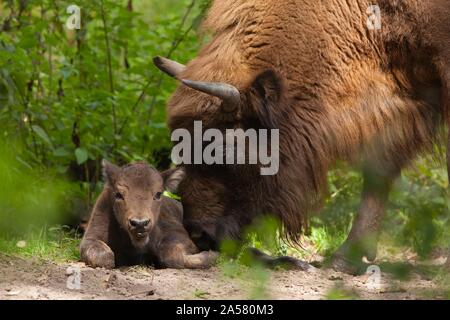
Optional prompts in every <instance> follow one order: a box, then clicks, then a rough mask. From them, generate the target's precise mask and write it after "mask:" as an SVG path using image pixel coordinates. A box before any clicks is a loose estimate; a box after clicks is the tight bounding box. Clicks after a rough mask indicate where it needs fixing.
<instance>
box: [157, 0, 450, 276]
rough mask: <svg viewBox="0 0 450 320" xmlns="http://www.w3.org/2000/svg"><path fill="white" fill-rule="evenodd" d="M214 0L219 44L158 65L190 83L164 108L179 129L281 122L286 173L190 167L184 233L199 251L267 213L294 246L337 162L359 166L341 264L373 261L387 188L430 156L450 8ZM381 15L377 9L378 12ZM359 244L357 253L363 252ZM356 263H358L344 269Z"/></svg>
mask: <svg viewBox="0 0 450 320" xmlns="http://www.w3.org/2000/svg"><path fill="white" fill-rule="evenodd" d="M373 4H374V3H373V1H366V0H350V1H340V0H323V1H316V0H220V1H219V0H216V1H214V2H213V4H212V7H211V9H210V11H209V15H208V17H207V19H206V22H205V25H206V28H207V29H209V30H212V31H213V33H214V37H213V39H212V40H211V42H210V43H209V44H208V45H206V46H205V47H204V48H203V49H202V50H201V52H200V53H199V55H198V57H197V58H195V59H194V60H192V61H191V62H190V63H189V64H188V65H187V66H184V65H181V64H178V63H176V62H173V61H170V60H167V59H164V58H156V59H155V64H156V65H157V66H158V67H159V68H160V69H161V70H163V71H165V72H166V73H168V74H169V75H171V76H173V77H176V78H177V79H179V80H182V81H183V84H182V85H180V86H179V88H178V89H177V91H176V92H175V93H174V95H173V97H172V99H171V101H170V102H169V104H168V108H167V112H168V118H169V126H170V128H171V130H175V129H179V128H185V129H188V130H193V122H194V120H200V121H202V122H203V126H204V127H205V128H219V129H221V130H224V129H226V128H244V129H248V128H277V129H279V134H280V168H279V172H278V174H277V175H274V176H261V175H260V174H259V170H255V168H254V166H249V165H233V166H230V165H228V166H227V165H223V166H217V165H216V166H207V165H186V173H187V177H186V178H185V180H184V181H183V182H182V184H181V186H180V193H181V196H182V199H183V205H184V208H185V225H186V227H187V229H188V230H189V232H190V234H191V236H192V238H193V239H194V241H195V242H196V243H197V244H198V245H199V246H200V247H201V248H202V249H203V250H207V249H209V248H210V247H214V246H216V245H217V243H218V242H219V241H220V240H221V239H223V238H227V237H231V238H238V237H239V235H240V231H241V230H242V227H243V226H245V225H247V224H249V223H251V222H252V220H253V219H254V218H255V217H256V216H257V215H260V214H264V213H272V214H275V215H277V216H278V217H279V218H280V219H281V221H282V222H283V224H284V230H285V234H286V236H287V238H289V239H291V240H294V241H295V240H298V238H299V235H300V234H301V232H302V231H304V229H305V226H306V223H307V215H308V212H309V211H311V210H312V209H313V208H314V206H315V205H317V203H318V201H319V200H320V198H321V194H323V191H324V190H325V189H326V181H327V179H326V177H327V171H328V170H329V169H330V168H331V167H332V166H333V165H334V163H335V162H336V161H337V160H338V159H340V160H347V161H350V162H351V163H353V164H361V166H362V168H364V169H363V172H364V181H365V183H364V190H363V193H362V203H361V206H360V209H359V212H358V216H357V217H356V220H355V222H354V224H353V228H352V230H351V232H350V235H349V237H348V239H347V241H346V242H345V244H344V245H343V246H342V247H341V249H340V250H339V251H338V252H337V253H336V254H335V256H334V262H335V263H334V265H335V266H336V267H338V268H342V269H344V270H348V269H347V267H348V266H351V263H352V262H355V261H358V260H359V261H360V260H361V259H360V258H361V257H362V256H363V255H364V256H367V257H368V258H369V259H370V260H372V259H374V258H375V256H376V234H377V232H378V229H379V225H380V220H381V218H382V216H383V212H384V210H385V209H384V208H385V202H386V201H387V198H388V193H389V189H390V186H391V184H392V182H393V180H394V179H395V178H396V177H397V176H398V175H399V173H400V171H401V169H402V168H404V167H405V166H407V165H408V164H409V163H410V162H411V161H412V160H413V159H414V158H415V157H416V156H417V155H418V154H419V153H423V152H427V151H430V150H431V147H432V144H433V143H434V142H435V140H436V133H437V129H438V128H439V126H440V125H441V123H442V122H448V121H445V120H446V119H447V118H446V117H447V110H448V109H449V103H450V96H449V93H450V1H448V0H428V1H424V0H378V4H377V5H378V6H379V9H380V12H381V19H382V21H381V22H382V23H381V29H378V28H369V26H368V23H367V20H368V17H369V14H368V8H369V7H371V6H372V5H373ZM372 8H373V7H372ZM351 249H358V250H357V251H356V252H357V255H356V259H355V260H351V259H350V256H351V257H353V258H355V256H354V255H350V253H352V254H354V253H355V251H354V250H351ZM349 262H350V263H349Z"/></svg>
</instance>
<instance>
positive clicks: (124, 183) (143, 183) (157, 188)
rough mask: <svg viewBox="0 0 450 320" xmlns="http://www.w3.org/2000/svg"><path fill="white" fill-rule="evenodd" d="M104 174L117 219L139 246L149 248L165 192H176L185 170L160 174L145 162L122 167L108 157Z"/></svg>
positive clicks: (139, 247)
mask: <svg viewBox="0 0 450 320" xmlns="http://www.w3.org/2000/svg"><path fill="white" fill-rule="evenodd" d="M103 175H104V179H105V188H107V189H108V190H109V195H110V197H111V199H110V201H111V203H112V208H113V212H114V216H115V218H116V220H117V222H118V223H119V225H120V227H121V228H122V229H123V230H125V231H126V233H127V234H128V235H129V237H130V240H131V242H132V244H133V245H134V246H135V247H136V248H137V249H143V248H145V246H146V245H147V244H148V242H149V240H150V233H151V231H152V230H153V228H154V227H155V225H156V224H157V222H158V218H159V215H160V210H161V203H162V201H161V197H162V195H163V192H164V190H165V189H169V190H170V191H172V192H174V191H176V190H175V189H176V186H177V184H178V181H179V180H181V178H182V172H181V171H180V170H169V171H166V172H164V173H160V172H158V171H157V170H156V169H154V168H153V167H151V166H149V165H148V164H146V163H143V162H139V163H134V164H131V165H126V166H124V167H118V166H116V165H114V164H111V163H109V162H108V161H106V160H104V161H103Z"/></svg>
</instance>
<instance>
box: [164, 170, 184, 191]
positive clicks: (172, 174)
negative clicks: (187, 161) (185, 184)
mask: <svg viewBox="0 0 450 320" xmlns="http://www.w3.org/2000/svg"><path fill="white" fill-rule="evenodd" d="M161 175H162V177H163V180H164V188H165V189H166V190H167V191H169V192H172V193H177V192H178V186H179V185H180V182H181V180H183V179H184V177H185V176H186V173H185V171H184V169H183V168H181V167H177V168H174V169H169V170H166V171H164V172H162V173H161Z"/></svg>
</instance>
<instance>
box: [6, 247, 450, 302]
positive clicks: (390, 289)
mask: <svg viewBox="0 0 450 320" xmlns="http://www.w3.org/2000/svg"><path fill="white" fill-rule="evenodd" d="M69 267H72V269H73V268H75V269H77V268H79V270H80V275H81V282H80V289H73V290H70V289H68V287H67V280H68V278H69V275H68V274H67V273H68V272H67V269H68V268H69ZM370 281H371V280H370V278H369V277H368V276H367V275H366V276H358V277H353V276H349V275H346V274H342V273H338V272H335V271H331V270H319V269H317V270H315V271H314V272H302V271H272V272H270V277H269V281H268V282H267V284H266V285H265V289H262V288H261V289H260V290H264V292H267V294H265V295H264V297H266V298H268V299H307V300H311V299H325V298H328V297H330V293H332V292H335V294H341V293H342V292H346V295H345V296H347V297H349V296H350V297H356V298H360V299H430V298H431V299H443V298H445V296H444V293H443V290H442V288H439V286H438V284H437V283H436V281H432V280H430V279H427V277H424V276H423V275H419V274H412V275H411V276H410V278H409V280H408V281H406V282H405V281H399V280H394V279H393V278H392V276H390V275H388V274H384V273H382V274H381V281H380V286H376V287H373V286H371V285H370V283H372V282H370ZM253 282H254V281H253ZM251 288H253V289H251ZM250 290H255V286H254V283H252V281H246V280H244V279H239V278H238V277H236V278H229V277H225V276H224V274H223V272H222V271H221V270H220V269H219V268H213V269H211V270H169V269H166V270H155V269H152V268H147V267H132V268H125V269H120V270H112V271H109V270H103V269H92V268H88V267H86V266H85V265H84V264H82V263H67V264H56V263H52V262H45V261H42V260H39V261H38V260H33V259H31V260H29V259H23V258H17V257H13V256H7V255H3V254H0V299H7V300H16V299H32V300H35V299H41V300H47V299H148V300H154V299H164V300H165V299H247V298H249V297H250V294H251V293H250ZM256 290H258V287H256Z"/></svg>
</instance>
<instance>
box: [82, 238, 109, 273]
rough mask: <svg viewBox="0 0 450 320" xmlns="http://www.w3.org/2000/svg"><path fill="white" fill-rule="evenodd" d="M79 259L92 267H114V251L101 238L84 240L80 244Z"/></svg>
mask: <svg viewBox="0 0 450 320" xmlns="http://www.w3.org/2000/svg"><path fill="white" fill-rule="evenodd" d="M81 260H82V261H83V262H84V263H86V265H88V266H91V267H94V268H106V269H113V268H114V267H115V257H114V252H113V251H112V250H111V248H110V247H109V246H108V245H107V244H106V243H104V242H103V241H101V240H88V241H84V242H83V244H82V246H81Z"/></svg>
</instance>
